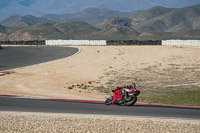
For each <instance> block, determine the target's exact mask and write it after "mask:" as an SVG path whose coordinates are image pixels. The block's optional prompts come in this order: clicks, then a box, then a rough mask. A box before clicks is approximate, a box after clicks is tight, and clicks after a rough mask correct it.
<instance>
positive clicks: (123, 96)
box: [105, 87, 140, 106]
mask: <svg viewBox="0 0 200 133" xmlns="http://www.w3.org/2000/svg"><path fill="white" fill-rule="evenodd" d="M112 92H113V96H110V97H109V98H107V99H106V101H105V104H106V105H111V104H117V105H124V106H131V105H134V104H135V103H136V101H137V96H138V95H139V94H140V91H139V90H136V87H133V89H132V90H130V89H127V88H124V89H121V88H117V89H115V90H112Z"/></svg>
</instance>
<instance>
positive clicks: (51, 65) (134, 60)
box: [0, 46, 200, 100]
mask: <svg viewBox="0 0 200 133" xmlns="http://www.w3.org/2000/svg"><path fill="white" fill-rule="evenodd" d="M78 48H80V49H81V52H80V53H79V54H78V55H76V56H73V57H69V58H64V59H60V60H56V61H51V62H47V63H43V64H39V65H33V66H28V67H24V68H20V69H15V70H14V71H13V72H14V73H11V74H7V75H5V76H0V94H10V95H20V96H26V97H40V98H65V99H93V100H105V98H106V97H107V96H108V95H107V94H105V93H100V92H99V91H98V90H101V91H102V92H106V91H107V89H113V88H114V87H116V86H119V85H126V84H128V83H131V82H136V84H137V85H138V88H139V90H141V91H143V92H145V91H148V90H149V89H152V90H156V89H160V90H161V91H162V90H166V89H169V88H170V89H188V85H190V86H192V87H191V88H192V89H194V90H195V89H196V90H200V52H199V51H200V47H169V46H78Z"/></svg>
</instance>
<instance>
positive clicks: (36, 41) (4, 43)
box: [0, 40, 45, 45]
mask: <svg viewBox="0 0 200 133" xmlns="http://www.w3.org/2000/svg"><path fill="white" fill-rule="evenodd" d="M0 45H45V40H33V41H0Z"/></svg>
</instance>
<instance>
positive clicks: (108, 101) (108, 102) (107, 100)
mask: <svg viewBox="0 0 200 133" xmlns="http://www.w3.org/2000/svg"><path fill="white" fill-rule="evenodd" d="M112 100H113V96H110V97H109V98H107V99H106V101H105V105H110V104H112Z"/></svg>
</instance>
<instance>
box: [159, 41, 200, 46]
mask: <svg viewBox="0 0 200 133" xmlns="http://www.w3.org/2000/svg"><path fill="white" fill-rule="evenodd" d="M162 45H164V46H200V40H162Z"/></svg>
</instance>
